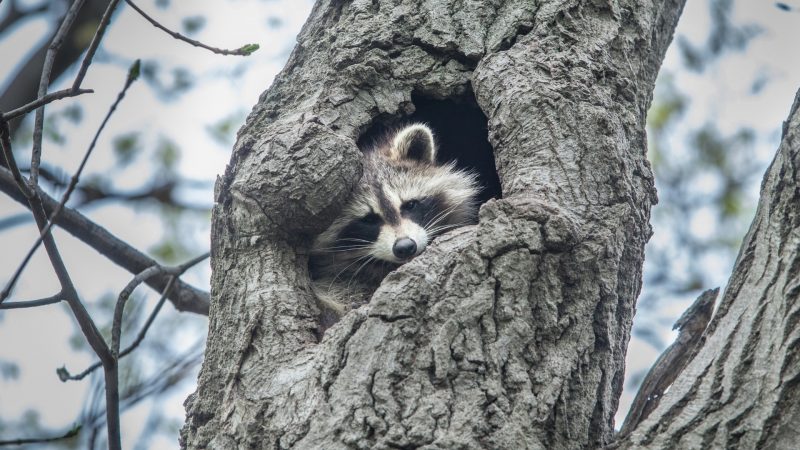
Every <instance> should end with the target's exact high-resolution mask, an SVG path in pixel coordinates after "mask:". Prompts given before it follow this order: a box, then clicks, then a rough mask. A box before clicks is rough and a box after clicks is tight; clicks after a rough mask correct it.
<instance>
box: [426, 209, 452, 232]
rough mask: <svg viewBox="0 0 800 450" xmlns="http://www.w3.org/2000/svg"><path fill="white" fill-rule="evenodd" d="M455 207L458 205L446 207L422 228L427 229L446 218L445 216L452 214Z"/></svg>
mask: <svg viewBox="0 0 800 450" xmlns="http://www.w3.org/2000/svg"><path fill="white" fill-rule="evenodd" d="M457 206H458V204H455V205H452V206H450V207H448V208H447V209H445V210H444V211H440V212H439V213H438V214H436V215H435V216H434V217H433V218H432V219H430V220H428V221H427V222H425V225H423V226H422V228H428V227H430V226H432V225H435V224H436V223H438V222H439V221H440V220H442V219H443V218H444V217H445V216H447V214H449V213H450V212H452V211H453V210H454V209H455V208H456V207H457Z"/></svg>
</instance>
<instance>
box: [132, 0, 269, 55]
mask: <svg viewBox="0 0 800 450" xmlns="http://www.w3.org/2000/svg"><path fill="white" fill-rule="evenodd" d="M125 2H126V3H127V4H128V5H130V7H131V8H133V9H135V10H136V12H138V13H139V15H141V16H142V17H144V18H145V20H147V21H148V22H150V23H151V24H152V25H153V26H154V27H156V28H158V29H159V30H162V31H163V32H165V33H167V34H168V35H170V36H172V37H173V38H175V39H178V40H179V41H183V42H186V43H188V44H191V45H193V46H195V47H200V48H204V49H206V50H209V51H211V52H214V53H216V54H219V55H237V56H249V55H250V54H251V53H253V52H254V51H256V50H258V47H259V46H258V44H247V45H244V46H242V47H239V48H237V49H236V50H225V49H221V48H217V47H211V46H209V45H206V44H203V43H202V42H200V41H196V40H194V39H190V38H188V37H186V36H184V35H182V34H180V33H178V32H176V31H172V30H170V29H169V28H167V27H165V26H164V25H161V24H160V23H158V21H156V20H155V19H153V18H152V17H150V16H148V15H147V13H145V12H144V11H142V9H141V8H139V7H138V6H136V4H135V3H133V2H132V1H131V0H125Z"/></svg>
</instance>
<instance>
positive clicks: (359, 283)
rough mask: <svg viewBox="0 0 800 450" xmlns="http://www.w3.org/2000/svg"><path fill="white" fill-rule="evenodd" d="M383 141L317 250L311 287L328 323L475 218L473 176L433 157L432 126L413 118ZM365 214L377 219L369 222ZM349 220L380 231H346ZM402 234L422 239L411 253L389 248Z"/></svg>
mask: <svg viewBox="0 0 800 450" xmlns="http://www.w3.org/2000/svg"><path fill="white" fill-rule="evenodd" d="M385 142H386V143H385V144H381V145H378V146H377V147H376V148H373V149H369V150H367V151H366V152H365V154H364V172H363V175H362V177H361V180H360V181H359V183H358V185H357V186H356V188H355V189H354V191H353V194H352V197H351V198H350V200H349V202H348V203H347V204H346V205H345V207H344V208H343V210H342V213H341V214H340V216H339V217H337V218H336V219H335V220H334V222H333V223H332V224H331V226H330V227H328V229H327V230H325V231H324V232H323V233H321V234H320V235H319V236H318V237H317V239H316V241H315V243H314V247H313V249H312V253H311V259H310V267H311V274H312V278H313V279H314V282H313V288H314V291H315V293H316V295H317V299H318V300H319V305H320V308H321V309H322V323H323V327H324V328H327V327H328V326H330V325H331V324H332V323H335V322H336V321H338V319H339V318H341V316H342V315H344V314H345V313H346V312H347V311H348V310H350V309H352V308H356V307H358V306H361V305H363V304H365V303H366V302H367V301H368V300H369V297H370V296H371V295H372V293H373V292H374V290H375V289H376V288H377V286H378V285H379V284H380V282H381V280H382V279H383V278H384V277H385V276H386V275H387V274H388V273H389V272H390V271H392V270H394V269H395V268H397V267H398V266H399V265H401V264H403V263H405V262H408V261H409V260H411V259H413V258H414V257H416V256H418V255H419V254H421V253H422V252H424V250H425V248H426V247H427V245H428V244H429V243H430V241H431V240H432V239H433V238H435V237H436V236H438V235H439V234H442V233H444V232H447V231H449V230H450V229H453V228H457V227H459V226H463V225H467V224H471V223H475V221H476V212H477V205H476V203H475V198H476V195H477V193H478V191H479V188H478V184H477V180H476V177H475V175H474V174H472V173H470V172H465V171H462V170H458V169H456V168H455V166H454V164H452V163H448V164H441V165H440V164H437V163H436V146H435V143H434V139H433V134H432V132H431V130H430V129H429V128H428V127H427V126H425V125H422V124H412V125H409V126H407V127H405V128H403V129H401V130H399V131H397V132H396V133H395V134H394V136H391V137H390V139H386V140H385ZM413 202H417V203H416V206H412V207H411V208H412V210H411V211H409V210H408V209H404V208H409V206H408V205H409V204H411V203H413ZM414 208H418V209H416V210H415V209H414ZM414 211H416V212H414ZM415 214H416V215H417V216H422V217H414V216H415ZM366 216H371V217H372V220H373V221H375V220H378V221H379V223H378V224H375V225H370V224H366V225H365V224H364V222H363V221H364V220H365V217H366ZM359 221H362V222H359ZM354 223H355V224H354ZM348 226H350V227H351V228H358V229H368V230H372V231H373V232H376V233H377V236H376V238H375V239H372V238H369V239H364V238H360V237H359V238H354V237H351V238H343V236H344V234H345V233H347V230H348ZM367 234H369V233H367ZM401 238H410V239H412V240H413V241H414V242H415V244H416V245H417V250H416V253H415V254H414V255H413V256H412V257H410V258H408V259H403V260H401V259H399V258H397V257H396V256H395V255H394V254H393V253H392V252H393V247H392V244H393V243H395V242H396V240H399V239H401Z"/></svg>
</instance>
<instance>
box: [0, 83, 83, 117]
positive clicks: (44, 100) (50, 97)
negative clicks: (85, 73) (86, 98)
mask: <svg viewBox="0 0 800 450" xmlns="http://www.w3.org/2000/svg"><path fill="white" fill-rule="evenodd" d="M92 93H94V90H92V89H77V90H76V89H71V88H70V89H62V90H60V91H56V92H53V93H51V94H47V95H45V96H44V97H40V98H38V99H36V100H34V101H32V102H30V103H28V104H27V105H22V106H20V107H19V108H17V109H13V110H11V111H9V112H7V113H4V114H3V119H5V120H11V119H14V118H16V117H19V116H22V115H25V114H28V113H29V112H31V111H33V110H34V109H36V108H38V107H40V106H44V105H47V104H49V103H52V102H54V101H56V100H61V99H62V98H67V97H77V96H79V95H83V94H92Z"/></svg>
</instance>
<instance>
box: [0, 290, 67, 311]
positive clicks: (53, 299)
mask: <svg viewBox="0 0 800 450" xmlns="http://www.w3.org/2000/svg"><path fill="white" fill-rule="evenodd" d="M62 300H64V294H62V293H61V292H59V293H58V294H55V295H51V296H50V297H45V298H42V299H39V300H27V301H23V302H5V303H2V304H0V309H22V308H35V307H37V306H44V305H52V304H53V303H58V302H60V301H62Z"/></svg>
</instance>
